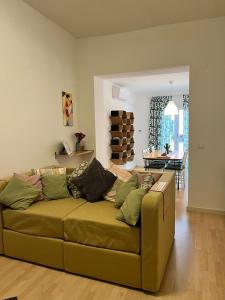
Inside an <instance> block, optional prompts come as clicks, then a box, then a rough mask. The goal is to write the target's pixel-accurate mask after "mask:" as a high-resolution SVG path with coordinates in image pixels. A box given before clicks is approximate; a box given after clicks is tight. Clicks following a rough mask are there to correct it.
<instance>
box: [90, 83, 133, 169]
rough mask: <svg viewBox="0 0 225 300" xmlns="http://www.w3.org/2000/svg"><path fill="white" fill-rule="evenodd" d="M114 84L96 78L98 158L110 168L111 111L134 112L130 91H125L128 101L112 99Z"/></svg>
mask: <svg viewBox="0 0 225 300" xmlns="http://www.w3.org/2000/svg"><path fill="white" fill-rule="evenodd" d="M112 86H113V83H112V81H110V80H107V79H103V78H101V77H96V78H95V130H96V133H97V134H96V157H97V159H98V160H99V161H100V162H101V163H102V164H103V166H104V167H106V168H108V167H109V164H110V158H111V147H110V141H111V134H110V127H111V122H110V118H109V117H110V113H111V110H125V111H134V107H133V96H132V93H131V92H130V91H129V90H128V89H124V96H125V99H126V100H120V99H116V98H113V97H112Z"/></svg>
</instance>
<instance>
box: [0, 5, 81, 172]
mask: <svg viewBox="0 0 225 300" xmlns="http://www.w3.org/2000/svg"><path fill="white" fill-rule="evenodd" d="M0 36H1V46H0V66H1V67H0V87H1V97H0V149H1V150H0V153H1V155H0V176H4V175H8V174H11V173H12V171H23V170H27V169H29V168H33V167H40V166H44V165H50V164H56V163H57V162H56V161H55V159H54V152H55V150H56V148H57V144H58V143H59V142H60V141H61V140H64V139H66V140H68V141H69V142H70V145H71V146H72V144H73V140H72V138H71V136H72V133H74V132H75V128H76V127H77V126H78V125H77V121H78V118H77V110H76V107H77V104H76V90H77V84H76V72H77V67H76V59H77V50H76V41H75V39H74V38H73V37H72V36H71V35H70V34H68V33H67V32H65V31H64V30H63V29H61V28H60V27H58V26H57V25H55V24H54V23H52V22H51V21H49V20H48V19H47V18H45V17H44V16H42V15H40V14H39V13H38V12H37V11H35V10H34V9H32V8H31V7H30V6H28V5H26V4H25V3H24V2H23V1H19V0H0ZM63 90H64V91H67V92H72V94H73V100H74V109H75V113H74V114H75V118H74V124H75V126H74V127H64V126H63V120H62V103H61V92H62V91H63Z"/></svg>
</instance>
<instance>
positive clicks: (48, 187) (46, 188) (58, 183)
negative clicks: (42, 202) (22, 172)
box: [41, 174, 70, 200]
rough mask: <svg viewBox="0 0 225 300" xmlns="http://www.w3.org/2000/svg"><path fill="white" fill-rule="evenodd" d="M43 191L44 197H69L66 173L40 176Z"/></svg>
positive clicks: (54, 198)
mask: <svg viewBox="0 0 225 300" xmlns="http://www.w3.org/2000/svg"><path fill="white" fill-rule="evenodd" d="M41 181H42V186H43V193H44V195H45V197H46V198H48V199H52V200H56V199H63V198H69V197H70V194H69V191H68V189H67V180H66V174H60V175H50V174H49V175H48V174H46V175H43V176H42V177H41Z"/></svg>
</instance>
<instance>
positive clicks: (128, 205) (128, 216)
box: [116, 188, 146, 226]
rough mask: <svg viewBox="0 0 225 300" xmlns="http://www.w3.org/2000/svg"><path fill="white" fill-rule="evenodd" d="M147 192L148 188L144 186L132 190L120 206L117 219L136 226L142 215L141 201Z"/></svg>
mask: <svg viewBox="0 0 225 300" xmlns="http://www.w3.org/2000/svg"><path fill="white" fill-rule="evenodd" d="M145 194H146V189H143V188H139V189H136V190H133V191H131V192H130V193H129V195H128V196H127V197H126V199H125V201H124V203H123V205H122V206H121V208H120V211H119V213H118V215H117V217H116V218H117V220H119V221H123V222H126V223H127V224H129V225H133V226H135V225H136V224H137V222H138V220H139V218H140V215H141V203H142V198H143V197H144V195H145Z"/></svg>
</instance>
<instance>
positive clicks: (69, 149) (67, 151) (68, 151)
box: [62, 141, 73, 155]
mask: <svg viewBox="0 0 225 300" xmlns="http://www.w3.org/2000/svg"><path fill="white" fill-rule="evenodd" d="M62 144H63V147H64V149H65V152H66V154H67V155H71V154H72V153H73V151H72V150H71V148H70V146H69V144H68V143H67V142H66V141H62Z"/></svg>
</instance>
